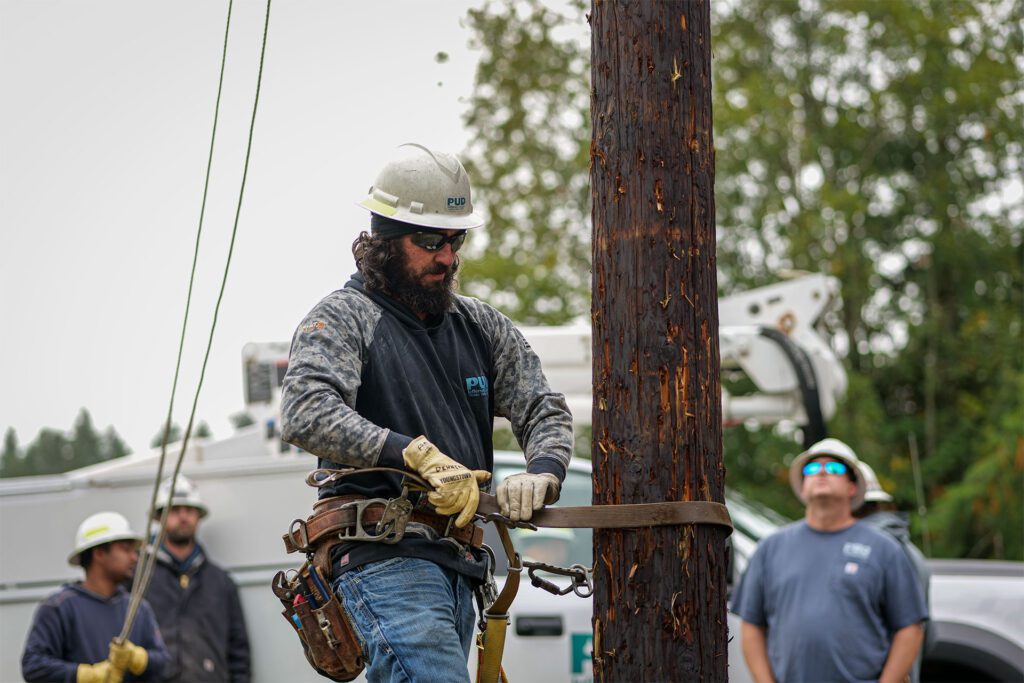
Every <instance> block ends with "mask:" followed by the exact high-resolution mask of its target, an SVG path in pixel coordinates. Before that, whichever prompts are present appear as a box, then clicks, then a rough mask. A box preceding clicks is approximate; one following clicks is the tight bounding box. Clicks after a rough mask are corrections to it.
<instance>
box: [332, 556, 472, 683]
mask: <svg viewBox="0 0 1024 683" xmlns="http://www.w3.org/2000/svg"><path fill="white" fill-rule="evenodd" d="M334 591H335V592H336V593H337V594H338V595H340V596H341V597H342V599H343V600H344V602H345V609H346V610H348V613H349V614H350V615H351V617H352V621H353V622H354V623H355V627H356V632H357V634H358V636H359V640H360V644H361V645H362V646H363V654H364V655H365V656H366V679H367V681H369V682H370V683H375V682H376V681H395V682H399V681H410V682H411V681H416V682H417V683H418V682H420V681H438V682H439V683H450V682H452V681H464V682H465V683H468V682H469V671H468V669H467V667H466V660H467V659H468V657H469V649H470V646H471V645H472V643H473V631H474V625H475V624H474V622H475V617H476V613H475V611H474V609H473V590H472V587H471V585H470V581H469V579H467V578H466V577H464V576H462V575H461V574H459V573H457V572H455V571H452V570H449V569H445V568H443V567H441V566H440V565H437V564H435V563H433V562H430V561H429V560H420V559H417V558H413V557H395V558H392V559H390V560H383V561H381V562H371V563H369V564H366V565H363V566H362V567H359V568H358V569H353V570H351V571H348V572H345V573H344V574H342V575H341V576H339V577H338V578H337V580H336V581H335V582H334Z"/></svg>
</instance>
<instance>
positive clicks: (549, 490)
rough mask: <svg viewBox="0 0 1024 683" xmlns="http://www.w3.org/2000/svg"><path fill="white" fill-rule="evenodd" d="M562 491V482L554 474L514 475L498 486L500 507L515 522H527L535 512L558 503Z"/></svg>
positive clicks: (503, 513) (527, 473) (526, 473)
mask: <svg viewBox="0 0 1024 683" xmlns="http://www.w3.org/2000/svg"><path fill="white" fill-rule="evenodd" d="M561 490H562V482H560V481H559V480H558V477H556V476H555V475H553V474H549V473H547V472H544V473H542V474H530V473H529V472H523V473H521V474H513V475H512V476H510V477H505V479H503V480H502V482H501V483H500V484H498V491H497V498H498V507H499V508H500V509H501V514H502V515H504V516H505V517H508V518H509V519H511V520H512V521H513V522H519V521H526V520H529V519H530V518H531V517H533V512H534V510H540V509H541V508H542V507H544V506H545V505H551V504H552V503H554V502H556V501H557V500H558V495H559V493H561Z"/></svg>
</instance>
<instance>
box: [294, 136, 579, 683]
mask: <svg viewBox="0 0 1024 683" xmlns="http://www.w3.org/2000/svg"><path fill="white" fill-rule="evenodd" d="M403 149H404V150H405V151H407V152H408V154H407V155H405V156H403V157H402V158H400V159H396V160H394V161H392V162H391V163H389V164H388V165H386V166H385V167H384V169H383V170H382V171H381V173H380V174H379V175H378V176H377V179H376V181H375V182H374V184H373V187H371V189H370V194H369V196H368V197H366V198H365V199H364V200H363V201H362V202H361V206H363V207H364V208H366V209H368V210H369V211H370V212H371V214H372V215H371V218H370V231H369V232H363V233H362V234H361V235H360V236H359V238H358V239H357V240H356V242H355V244H354V245H353V253H354V255H355V259H356V267H357V268H358V270H359V272H358V273H356V274H355V275H353V276H352V278H351V280H349V282H348V283H347V284H346V285H345V287H344V288H342V289H340V290H338V291H336V292H334V293H333V294H330V295H328V296H327V297H326V298H324V299H323V300H322V301H321V302H320V303H319V304H317V306H316V307H314V308H313V310H312V311H311V312H310V313H309V315H307V317H306V319H305V320H303V321H302V323H301V324H300V325H299V328H298V330H296V332H295V336H294V337H293V340H292V347H291V354H290V357H289V362H288V372H287V374H286V375H285V378H284V384H283V386H282V396H281V421H282V438H284V440H285V441H288V442H289V443H292V444H295V445H297V446H299V447H300V448H302V449H304V450H306V451H308V452H310V453H313V454H315V455H316V456H318V457H319V459H320V461H319V466H320V467H323V468H332V469H337V468H339V467H341V466H347V467H354V468H367V467H374V466H386V467H390V468H394V469H405V470H407V471H411V472H416V473H417V474H419V475H420V476H421V477H422V478H424V479H426V480H427V481H429V482H430V485H431V487H432V488H433V489H434V490H433V491H431V492H430V493H429V495H428V496H426V497H425V498H426V500H425V499H422V498H421V499H416V500H413V501H412V502H413V503H415V505H416V509H415V510H414V514H418V515H419V517H418V518H414V519H418V520H419V521H415V522H410V523H409V524H408V525H407V526H406V527H405V534H404V536H403V537H402V538H401V539H400V540H398V541H397V542H394V543H384V542H373V541H372V540H370V541H357V542H349V543H343V544H340V545H339V546H338V547H336V548H335V549H334V553H333V555H332V560H333V567H332V569H333V577H332V579H333V581H332V585H333V587H334V590H335V592H336V593H337V594H338V595H339V596H340V597H341V598H342V599H343V601H344V602H345V604H346V605H347V607H348V610H349V614H350V616H351V618H352V622H353V624H354V626H355V628H356V630H357V631H358V633H359V635H360V640H361V641H362V643H363V645H364V647H363V653H362V654H363V655H364V657H365V660H366V663H367V668H366V677H367V680H369V681H370V682H371V683H373V682H374V681H391V680H415V681H445V682H446V683H448V682H454V681H464V682H466V683H468V680H469V677H468V672H467V667H466V659H467V656H468V654H469V648H470V645H471V643H472V636H473V625H474V616H475V615H474V609H473V599H472V598H473V594H472V591H473V588H474V587H475V586H477V585H478V584H480V582H482V581H484V580H485V577H486V575H487V566H488V565H487V559H486V556H485V554H484V553H482V552H481V551H480V549H479V542H478V540H477V542H474V539H478V538H479V536H480V535H481V534H480V531H481V530H480V529H479V528H477V529H474V526H473V524H472V523H473V519H474V514H475V512H476V510H477V506H478V503H479V496H480V488H481V487H486V485H487V482H488V479H489V478H490V471H491V469H492V466H493V454H494V447H493V442H492V432H491V430H492V426H493V423H494V418H495V417H496V416H501V417H505V418H508V420H509V422H510V424H511V427H512V431H513V433H514V434H515V436H516V439H517V440H518V441H519V443H520V445H521V446H522V447H523V452H524V453H525V456H526V462H525V466H526V471H525V472H523V473H520V474H516V475H513V476H510V477H506V478H505V479H504V480H502V483H501V484H500V485H499V487H498V489H497V491H496V494H497V499H498V504H499V506H500V508H501V510H502V513H503V514H505V515H506V516H508V517H509V518H510V519H512V520H527V519H530V517H531V516H532V515H533V512H534V510H537V509H539V508H541V507H542V506H544V505H545V504H551V503H553V502H554V501H555V500H556V499H557V498H558V495H559V490H560V487H561V482H562V481H563V479H564V478H565V472H566V468H567V466H568V463H569V458H570V455H571V453H572V416H571V415H570V414H569V410H568V408H567V406H566V403H565V397H564V396H562V395H561V394H559V393H557V392H554V391H552V390H551V388H550V387H549V386H548V383H547V380H546V379H545V378H544V374H543V372H542V371H541V367H540V361H539V359H538V358H537V355H536V354H535V353H534V352H533V350H532V349H531V348H530V345H529V344H528V343H527V342H526V340H525V339H524V338H523V336H522V334H521V333H520V332H519V330H517V329H516V327H515V326H514V324H513V323H512V321H510V320H509V319H508V318H507V317H505V316H504V315H502V314H501V313H500V312H498V311H497V310H495V309H494V308H492V307H491V306H488V305H487V304H485V303H483V302H482V301H479V300H477V299H474V298H471V297H466V296H459V295H457V294H455V291H454V289H455V282H456V280H455V278H456V273H457V272H458V266H459V257H458V256H457V252H458V251H459V248H460V247H461V246H462V244H463V242H464V241H465V239H466V236H467V232H468V231H469V230H471V229H473V228H477V227H480V226H481V225H482V224H483V219H482V218H481V217H480V216H479V215H478V214H476V213H475V212H474V211H473V203H472V199H471V196H470V194H471V193H470V182H469V177H468V175H467V173H466V169H465V168H464V167H463V166H462V164H461V163H460V162H459V160H458V159H457V158H455V157H454V156H453V155H451V154H445V153H441V152H436V151H433V150H430V149H427V148H426V147H422V146H420V145H403ZM402 495H403V492H402V476H401V475H399V474H391V473H384V472H366V473H359V474H356V475H355V476H351V477H346V478H344V479H342V480H340V481H338V482H337V483H336V484H334V485H331V486H324V487H322V488H321V489H320V497H321V499H323V498H325V497H333V496H347V497H348V499H349V500H352V501H356V502H363V503H364V504H366V505H370V504H371V502H370V501H366V500H365V499H390V500H395V499H397V498H400V497H402ZM360 499H363V501H360ZM428 501H429V503H430V505H431V506H432V507H430V506H428V505H427V503H428ZM396 502H397V501H396ZM379 505H382V504H379Z"/></svg>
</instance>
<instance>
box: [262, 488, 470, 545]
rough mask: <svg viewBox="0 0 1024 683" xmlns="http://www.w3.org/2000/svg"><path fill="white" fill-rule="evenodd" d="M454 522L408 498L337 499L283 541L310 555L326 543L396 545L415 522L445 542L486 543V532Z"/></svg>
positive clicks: (320, 505) (319, 506)
mask: <svg viewBox="0 0 1024 683" xmlns="http://www.w3.org/2000/svg"><path fill="white" fill-rule="evenodd" d="M454 519H455V517H454V516H445V515H439V514H437V513H434V512H430V511H428V510H418V509H413V508H412V505H411V503H410V502H409V501H408V500H407V499H405V498H393V499H390V500H387V499H383V498H367V497H366V496H359V495H349V496H334V497H331V498H323V499H321V500H319V501H317V502H316V504H315V505H314V506H313V514H312V515H310V516H309V517H308V518H307V519H306V520H305V521H303V520H298V519H297V520H295V521H293V522H292V525H291V527H290V528H289V529H288V533H286V534H284V536H283V537H282V538H283V540H284V546H285V550H287V551H288V552H289V553H293V552H299V551H302V552H310V551H311V550H313V549H315V548H316V547H317V546H318V545H320V544H321V543H322V542H323V541H330V542H331V545H334V544H335V543H336V542H339V541H340V542H345V541H352V542H356V541H378V542H383V543H396V542H398V541H399V540H401V538H402V536H403V535H404V533H405V526H406V525H407V524H408V523H410V522H412V523H416V524H423V525H424V526H428V527H430V528H431V529H433V530H434V531H435V532H436V533H437V535H438V536H440V537H442V538H451V539H454V540H456V541H458V542H459V543H464V544H466V545H469V546H472V547H473V548H480V547H481V546H482V545H483V540H484V530H483V528H482V527H479V526H477V525H475V524H474V525H470V526H467V527H465V528H463V529H460V528H458V527H457V526H455V524H454V523H453V520H454Z"/></svg>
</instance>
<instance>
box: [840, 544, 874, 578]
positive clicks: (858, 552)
mask: <svg viewBox="0 0 1024 683" xmlns="http://www.w3.org/2000/svg"><path fill="white" fill-rule="evenodd" d="M843 555H846V556H847V557H856V558H857V559H860V560H866V559H868V558H869V557H871V546H869V545H864V544H863V543H854V542H852V541H847V542H846V543H844V544H843ZM849 573H850V572H847V574H849Z"/></svg>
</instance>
